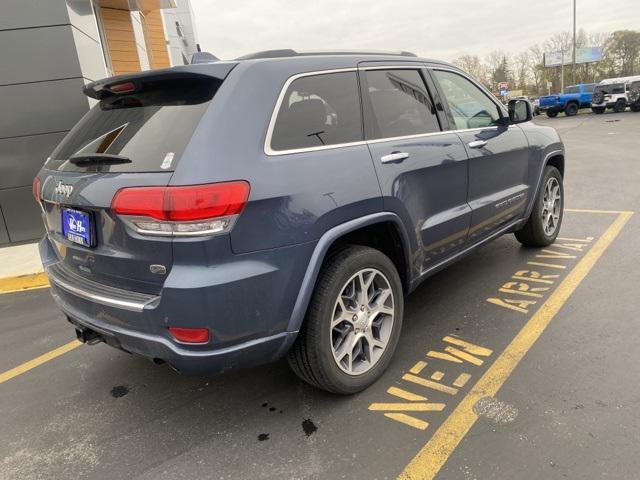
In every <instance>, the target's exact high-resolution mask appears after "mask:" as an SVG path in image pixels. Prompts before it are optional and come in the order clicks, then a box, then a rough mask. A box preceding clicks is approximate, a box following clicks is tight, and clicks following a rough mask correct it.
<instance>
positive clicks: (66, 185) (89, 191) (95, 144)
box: [39, 64, 233, 294]
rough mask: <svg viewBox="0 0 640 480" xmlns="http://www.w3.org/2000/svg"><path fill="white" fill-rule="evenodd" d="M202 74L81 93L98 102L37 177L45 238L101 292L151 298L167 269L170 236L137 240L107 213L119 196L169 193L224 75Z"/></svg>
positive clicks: (97, 86)
mask: <svg viewBox="0 0 640 480" xmlns="http://www.w3.org/2000/svg"><path fill="white" fill-rule="evenodd" d="M199 67H200V66H199ZM201 68H206V69H207V72H206V74H201V73H196V72H197V69H196V67H183V68H182V69H180V68H178V69H167V70H158V71H154V72H148V73H142V74H135V75H131V76H121V77H115V78H113V79H107V80H104V81H100V82H95V83H93V84H89V85H87V86H86V87H85V93H86V94H87V95H89V96H92V97H94V98H96V99H99V102H98V103H97V104H96V105H95V106H94V107H93V108H92V109H91V110H90V111H89V112H88V113H87V114H86V115H85V116H84V117H83V118H82V119H81V120H80V122H79V123H78V124H77V125H76V126H75V127H74V128H73V129H72V130H71V131H70V132H69V134H68V135H67V136H66V137H65V138H64V140H63V141H62V143H61V144H60V145H59V146H58V147H57V148H56V149H55V150H54V152H53V153H52V154H51V156H50V157H49V159H47V162H46V163H45V166H44V169H43V170H42V172H41V173H40V175H39V180H40V182H41V188H39V191H40V197H41V199H42V207H43V211H44V220H45V227H46V231H47V235H48V236H49V239H50V240H51V241H52V243H53V244H54V246H55V247H56V251H57V255H58V256H59V259H60V261H61V262H60V263H61V266H62V267H63V268H65V269H67V270H69V271H70V272H73V273H75V274H76V275H80V276H82V277H84V278H86V279H88V280H92V281H95V282H98V283H101V284H104V285H109V286H113V287H118V288H121V289H126V290H132V291H137V292H143V293H149V294H157V293H159V291H160V289H161V288H162V284H163V282H164V280H165V278H166V274H168V273H169V271H170V270H171V266H172V262H173V253H172V239H171V236H164V237H163V236H153V235H152V236H149V235H143V234H140V233H138V232H136V231H135V229H132V228H131V225H130V224H128V223H127V221H126V220H125V219H124V218H123V217H122V216H119V215H116V214H115V213H114V212H113V211H112V209H111V206H112V202H113V199H114V196H115V195H116V193H117V192H118V191H119V190H121V189H123V188H126V187H135V186H160V187H164V186H166V185H167V184H168V183H169V181H170V179H171V176H172V173H173V171H174V170H175V168H176V166H177V165H178V163H179V162H180V158H181V155H182V154H183V152H184V151H185V148H186V147H187V144H188V143H189V140H190V139H191V136H192V134H193V132H194V130H195V128H196V127H197V125H198V123H199V121H200V119H201V117H202V115H203V114H204V112H205V110H206V109H207V108H208V106H209V104H210V102H211V101H212V100H213V98H214V96H215V94H216V92H217V90H218V88H219V87H220V85H221V84H222V81H223V80H224V77H225V76H226V75H227V74H228V73H229V71H230V70H231V68H233V65H229V64H222V65H220V67H219V72H218V75H215V73H216V72H215V68H214V65H207V66H202V67H201ZM212 73H213V74H212ZM142 201H144V198H143V199H142Z"/></svg>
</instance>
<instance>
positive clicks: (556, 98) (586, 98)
mask: <svg viewBox="0 0 640 480" xmlns="http://www.w3.org/2000/svg"><path fill="white" fill-rule="evenodd" d="M596 85H597V84H596V83H582V84H580V85H572V86H570V87H566V88H565V89H564V93H559V94H554V95H545V96H543V97H540V110H541V111H543V112H546V114H547V116H548V117H551V118H553V117H557V116H558V113H560V112H564V114H565V115H566V116H567V117H572V116H573V115H576V114H577V113H578V110H580V109H581V108H589V107H591V98H592V97H593V89H594V88H595V87H596Z"/></svg>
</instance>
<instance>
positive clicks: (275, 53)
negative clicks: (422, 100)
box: [236, 48, 417, 60]
mask: <svg viewBox="0 0 640 480" xmlns="http://www.w3.org/2000/svg"><path fill="white" fill-rule="evenodd" d="M313 55H390V56H398V57H417V55H416V54H415V53H412V52H407V51H404V50H401V51H396V52H385V51H375V50H318V51H314V50H312V51H306V52H298V51H296V50H293V49H291V48H283V49H280V50H263V51H261V52H255V53H249V54H247V55H243V56H241V57H238V58H236V60H255V59H260V58H283V57H304V56H313Z"/></svg>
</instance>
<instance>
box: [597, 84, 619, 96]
mask: <svg viewBox="0 0 640 480" xmlns="http://www.w3.org/2000/svg"><path fill="white" fill-rule="evenodd" d="M596 92H603V93H607V94H613V93H624V83H611V84H609V85H598V86H597V87H596Z"/></svg>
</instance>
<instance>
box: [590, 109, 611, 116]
mask: <svg viewBox="0 0 640 480" xmlns="http://www.w3.org/2000/svg"><path fill="white" fill-rule="evenodd" d="M606 109H607V108H606V107H591V111H592V112H593V113H595V114H597V115H602V114H603V113H604V112H605V110H606Z"/></svg>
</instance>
